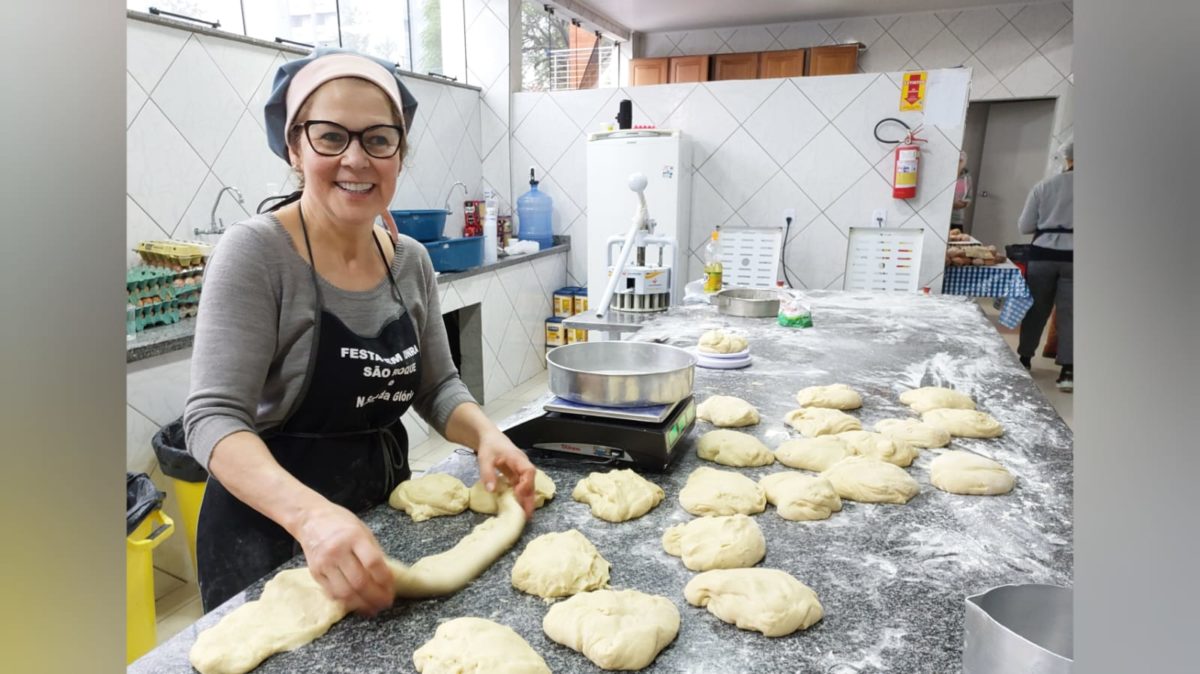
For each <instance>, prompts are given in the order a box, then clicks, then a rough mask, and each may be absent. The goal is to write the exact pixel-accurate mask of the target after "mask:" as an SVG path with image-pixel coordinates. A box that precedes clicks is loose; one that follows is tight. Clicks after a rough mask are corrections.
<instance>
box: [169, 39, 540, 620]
mask: <svg viewBox="0 0 1200 674" xmlns="http://www.w3.org/2000/svg"><path fill="white" fill-rule="evenodd" d="M415 109H416V101H415V100H413V99H412V96H411V94H409V92H408V91H407V89H406V88H405V87H404V85H403V84H401V83H400V81H399V79H398V78H397V77H396V75H395V71H394V70H393V69H392V66H391V65H390V64H385V63H384V62H382V61H377V60H375V59H371V58H368V57H365V56H362V55H359V54H356V53H354V52H349V51H345V50H337V49H319V50H317V51H315V52H313V54H312V55H310V56H309V57H307V58H305V59H300V60H297V61H292V62H290V63H288V64H285V65H284V66H282V67H281V68H280V69H279V72H278V73H277V74H276V77H275V88H274V91H273V93H272V95H271V99H270V100H269V101H268V103H267V106H266V121H267V137H268V142H269V144H270V146H271V148H272V150H273V151H274V152H275V153H276V154H278V155H279V156H280V157H282V158H283V159H284V160H285V161H288V162H289V163H290V164H291V166H292V167H293V169H295V171H296V173H297V174H298V176H299V178H300V185H301V188H300V190H298V191H297V192H296V193H294V194H292V195H291V196H289V197H287V198H285V199H284V200H283V202H282V203H280V204H278V205H277V206H276V207H275V208H274V209H273V212H271V213H268V214H262V215H258V216H256V217H253V218H250V219H249V220H247V221H245V222H242V223H238V224H237V225H234V226H232V227H230V228H229V230H228V231H227V232H226V233H225V234H224V235H223V237H222V239H221V241H220V243H219V244H218V245H217V247H216V250H215V251H214V252H213V255H212V257H211V259H210V260H209V263H208V267H207V270H206V272H205V279H204V293H203V295H202V299H201V305H200V311H199V314H198V317H197V324H196V336H195V344H194V350H193V356H192V372H191V379H192V389H191V392H190V394H189V396H188V402H187V408H186V411H185V413H184V423H185V430H186V433H187V445H188V449H189V451H190V452H191V453H192V454H193V456H195V457H196V459H197V460H198V461H199V462H200V463H201V465H204V466H206V467H207V468H208V471H209V475H210V479H209V481H208V487H207V489H206V491H205V495H204V501H203V504H202V506H201V511H200V521H199V526H198V532H197V540H196V548H197V549H196V555H197V561H198V566H199V569H198V571H199V580H200V592H201V598H202V600H203V603H204V609H205V611H209V610H212V609H213V608H215V607H216V606H218V605H220V604H221V603H223V602H224V601H225V600H227V599H229V598H230V597H232V596H233V595H234V594H236V593H238V592H240V591H241V590H242V589H244V588H245V587H246V586H247V585H249V584H250V583H252V582H254V581H255V580H257V579H258V578H260V577H262V576H263V575H265V574H267V573H269V572H270V571H272V570H273V569H274V568H276V567H277V566H279V565H280V564H282V563H283V562H285V561H287V560H288V559H290V558H291V557H292V556H293V555H294V554H296V553H297V552H301V551H302V552H303V553H304V555H305V558H306V560H307V562H308V566H309V568H310V569H311V570H312V573H313V576H314V577H315V578H316V579H317V581H318V582H320V583H321V585H322V586H323V587H324V588H325V590H326V591H327V592H328V593H329V594H330V595H331V596H332V597H334V598H336V599H339V600H341V601H343V602H345V603H346V604H347V605H348V606H349V607H350V608H351V609H352V610H357V611H360V612H362V613H365V614H373V613H375V612H377V611H379V610H382V609H384V608H386V607H388V606H390V605H391V602H392V580H391V576H390V574H389V572H388V569H387V566H386V564H385V562H384V553H383V551H382V550H381V549H380V546H379V543H378V541H376V539H375V537H374V536H373V535H372V534H371V532H370V530H369V529H367V527H366V526H365V525H364V524H363V523H362V521H361V520H359V519H358V517H356V516H355V514H354V513H356V512H361V511H364V510H366V509H368V508H371V507H374V506H375V505H378V504H380V503H383V502H384V501H386V500H387V497H388V494H389V493H390V492H391V491H392V490H393V489H394V488H395V487H396V485H397V484H399V483H400V482H401V481H403V480H405V479H407V478H408V477H410V475H411V472H410V470H409V468H408V461H407V450H408V446H407V437H406V435H405V432H404V427H403V425H402V424H401V423H400V416H401V415H402V414H403V413H404V412H405V411H406V410H407V409H408V407H409V406H410V405H412V406H413V407H414V408H415V409H416V410H417V412H418V413H419V414H420V415H421V416H422V417H423V418H424V419H425V420H426V421H428V422H429V424H430V425H431V426H432V427H433V428H435V429H437V430H438V432H440V433H442V435H444V436H445V437H446V438H447V439H449V440H451V441H453V442H457V443H461V444H463V445H465V446H467V447H470V448H472V449H474V450H475V452H476V454H477V456H478V462H479V470H480V475H481V476H483V479H484V482H485V484H486V485H487V486H488V488H489V489H492V488H494V485H495V482H496V471H497V470H499V471H500V472H501V473H503V474H504V475H505V477H507V479H508V480H509V482H510V483H511V484H513V485H514V488H515V491H516V494H517V498H518V500H519V501H520V502H521V505H522V506H523V507H524V508H525V512H526V516H527V517H528V516H530V515H531V514H532V512H533V476H534V468H533V466H532V465H531V464H530V463H529V460H528V458H526V456H525V454H524V453H523V452H522V451H520V450H519V449H517V448H516V447H515V446H514V445H513V444H512V443H511V442H510V441H509V440H508V438H507V437H506V436H505V435H504V434H503V433H502V432H500V430H499V429H498V428H497V427H496V426H495V425H494V424H493V423H492V422H491V421H490V420H488V418H487V417H486V416H485V415H484V414H483V412H482V410H480V409H479V406H478V405H476V404H475V402H474V400H473V399H472V398H471V395H470V393H468V392H467V390H466V387H465V386H464V385H463V383H462V382H461V381H460V379H459V377H458V372H457V371H456V370H455V368H454V365H453V362H452V361H451V356H450V349H449V345H448V343H447V339H446V333H445V327H444V325H443V323H442V319H441V311H440V308H439V304H438V292H437V281H436V279H435V278H434V273H433V267H432V264H431V263H430V261H429V255H428V253H427V252H426V251H425V249H424V247H422V246H421V245H420V244H419V243H417V242H416V241H414V240H412V239H410V238H408V237H402V236H397V235H396V234H395V233H394V231H393V233H392V235H391V236H389V235H388V233H386V232H384V231H383V230H382V229H380V228H377V227H376V226H375V225H374V221H375V218H376V216H378V215H380V214H381V213H386V212H387V208H388V205H389V202H390V201H391V199H392V195H393V192H394V191H395V186H396V178H397V176H398V175H399V173H400V171H401V170H402V164H403V159H404V154H405V150H406V149H407V145H408V134H407V129H408V127H409V125H410V124H411V122H412V115H413V113H414V112H415Z"/></svg>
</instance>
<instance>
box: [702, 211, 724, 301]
mask: <svg viewBox="0 0 1200 674" xmlns="http://www.w3.org/2000/svg"><path fill="white" fill-rule="evenodd" d="M720 235H721V227H720V225H718V226H717V227H716V228H715V229H713V233H712V239H710V240H709V242H708V245H706V246H705V247H704V292H706V293H710V294H711V293H715V292H718V291H720V290H721V285H722V283H723V278H722V277H723V276H724V271H725V270H724V267H722V265H721V241H720V238H719V237H720Z"/></svg>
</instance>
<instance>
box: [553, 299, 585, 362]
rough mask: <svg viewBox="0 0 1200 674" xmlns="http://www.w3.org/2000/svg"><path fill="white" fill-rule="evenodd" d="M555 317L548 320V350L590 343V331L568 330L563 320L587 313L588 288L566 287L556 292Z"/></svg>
mask: <svg viewBox="0 0 1200 674" xmlns="http://www.w3.org/2000/svg"><path fill="white" fill-rule="evenodd" d="M553 303H554V316H552V317H551V318H547V319H546V349H553V348H554V347H556V346H562V345H563V344H574V343H576V342H586V341H588V331H587V330H586V329H582V328H567V327H566V326H564V325H563V319H565V318H570V317H571V316H574V315H575V314H579V313H583V312H585V311H587V288H580V287H578V286H566V287H563V288H559V289H558V290H555V291H554V295H553Z"/></svg>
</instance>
